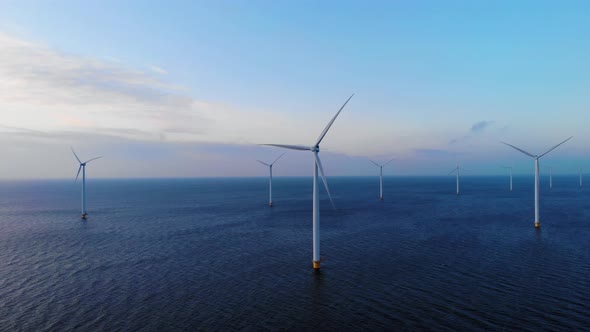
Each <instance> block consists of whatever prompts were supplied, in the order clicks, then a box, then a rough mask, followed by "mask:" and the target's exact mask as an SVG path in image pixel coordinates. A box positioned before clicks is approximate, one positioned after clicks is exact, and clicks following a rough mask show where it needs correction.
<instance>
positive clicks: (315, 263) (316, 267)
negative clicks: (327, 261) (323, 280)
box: [313, 261, 320, 270]
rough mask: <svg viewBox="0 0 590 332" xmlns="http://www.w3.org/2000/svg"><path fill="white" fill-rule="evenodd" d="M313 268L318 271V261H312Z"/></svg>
mask: <svg viewBox="0 0 590 332" xmlns="http://www.w3.org/2000/svg"><path fill="white" fill-rule="evenodd" d="M313 268H314V269H315V270H319V269H320V261H313Z"/></svg>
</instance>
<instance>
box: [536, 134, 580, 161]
mask: <svg viewBox="0 0 590 332" xmlns="http://www.w3.org/2000/svg"><path fill="white" fill-rule="evenodd" d="M572 137H574V136H570V137H569V138H568V139H566V140H565V141H563V142H561V143H559V144H557V145H556V146H554V147H552V148H551V149H549V150H547V152H545V153H543V154H542V155H540V156H539V158H541V157H543V156H544V155H546V154H548V153H549V152H551V151H553V150H555V149H556V148H557V147H558V146H560V145H562V144H563V143H565V142H567V141H569V140H570V139H572Z"/></svg>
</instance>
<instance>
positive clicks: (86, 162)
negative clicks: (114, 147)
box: [84, 156, 102, 164]
mask: <svg viewBox="0 0 590 332" xmlns="http://www.w3.org/2000/svg"><path fill="white" fill-rule="evenodd" d="M100 158H102V156H100V157H96V158H92V159H90V160H87V161H85V162H84V163H85V164H88V163H89V162H91V161H93V160H96V159H100Z"/></svg>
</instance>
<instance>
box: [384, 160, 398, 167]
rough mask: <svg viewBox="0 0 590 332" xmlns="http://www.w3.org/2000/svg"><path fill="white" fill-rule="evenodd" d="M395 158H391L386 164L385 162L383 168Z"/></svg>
mask: <svg viewBox="0 0 590 332" xmlns="http://www.w3.org/2000/svg"><path fill="white" fill-rule="evenodd" d="M394 159H395V158H391V159H390V160H389V161H388V162H386V163H385V164H383V166H385V165H387V164H389V163H390V162H392V161H393V160H394Z"/></svg>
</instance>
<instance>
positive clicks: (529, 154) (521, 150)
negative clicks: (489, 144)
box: [500, 141, 536, 158]
mask: <svg viewBox="0 0 590 332" xmlns="http://www.w3.org/2000/svg"><path fill="white" fill-rule="evenodd" d="M500 143H502V144H506V145H508V146H509V147H511V148H513V149H516V150H518V151H520V152H522V153H524V154H526V155H527V156H529V157H533V158H536V156H535V155H533V154H531V153H528V152H526V151H525V150H523V149H520V148H517V147H516V146H514V145H512V144H508V143H506V142H502V141H500Z"/></svg>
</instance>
